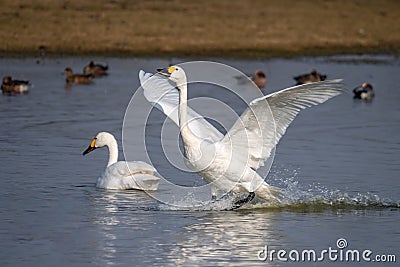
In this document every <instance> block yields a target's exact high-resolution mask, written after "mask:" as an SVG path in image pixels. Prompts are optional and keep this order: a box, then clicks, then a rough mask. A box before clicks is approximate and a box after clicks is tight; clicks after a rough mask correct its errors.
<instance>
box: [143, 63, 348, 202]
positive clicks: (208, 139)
mask: <svg viewBox="0 0 400 267" xmlns="http://www.w3.org/2000/svg"><path fill="white" fill-rule="evenodd" d="M168 73H169V75H170V78H169V79H170V80H171V81H173V82H175V83H176V85H177V88H178V91H179V101H178V99H177V97H178V95H177V91H176V89H174V88H173V87H172V86H171V85H170V84H169V83H168V81H167V80H166V79H165V78H162V77H161V76H158V75H151V74H145V73H144V72H143V71H141V72H140V73H139V78H140V81H141V84H142V87H143V89H144V94H145V97H146V98H147V100H149V101H150V102H153V103H155V104H157V105H155V106H156V107H158V108H160V109H161V110H162V111H163V112H164V113H165V114H166V115H167V116H168V117H170V118H171V119H172V120H173V121H174V122H175V123H176V124H177V125H178V126H179V127H180V131H181V136H182V139H183V143H184V148H185V152H186V158H187V165H188V167H189V168H191V169H192V170H195V171H196V172H197V173H198V174H200V175H201V176H202V177H203V178H204V179H205V180H206V181H208V182H209V183H211V189H212V196H213V197H216V194H217V191H218V190H223V191H232V192H236V193H239V192H243V193H250V194H249V197H248V198H247V199H246V201H247V200H251V199H252V197H254V195H256V196H258V197H260V198H263V199H265V200H268V201H271V202H279V198H278V197H277V196H278V195H279V193H280V192H281V190H280V189H279V188H276V187H273V186H270V185H268V184H267V183H266V182H265V181H264V179H263V178H262V177H261V176H260V175H259V174H258V173H257V172H256V171H255V169H257V168H259V167H260V166H262V165H263V163H264V161H265V160H266V159H267V158H269V157H270V155H271V152H272V150H273V149H274V148H275V146H276V144H277V143H278V141H279V139H280V138H281V137H282V135H283V134H284V133H285V131H286V128H287V127H288V126H289V124H290V123H291V122H292V121H293V119H294V118H295V117H296V115H297V114H298V112H299V111H300V110H301V109H303V108H305V107H309V106H312V105H316V104H319V103H322V102H325V101H326V100H327V99H329V98H331V97H333V96H335V95H338V94H339V93H340V92H341V90H340V88H339V86H340V83H339V82H340V81H338V80H336V81H328V82H324V83H318V84H308V85H303V86H297V87H293V88H288V89H285V90H282V91H279V92H276V93H273V94H269V95H267V96H264V97H261V98H258V99H255V100H253V101H252V102H251V103H250V105H249V108H248V109H246V110H245V111H244V113H243V114H242V115H241V117H240V119H239V120H238V121H237V122H236V123H235V124H234V125H233V127H232V128H231V129H230V130H229V131H228V133H227V134H226V135H225V136H224V135H222V134H221V133H220V132H219V131H218V130H217V129H216V128H214V127H213V126H212V125H211V124H210V123H208V122H207V121H206V120H205V119H204V118H203V117H201V116H200V115H199V114H197V113H196V112H195V111H193V110H191V109H190V108H189V107H188V106H187V81H186V75H185V73H184V71H183V69H182V68H181V67H176V66H173V67H170V68H168ZM268 105H269V107H270V109H271V110H269V109H268ZM177 107H178V109H179V111H178V114H177V113H176V112H175V111H174V110H175V109H176V108H177ZM241 204H242V203H241Z"/></svg>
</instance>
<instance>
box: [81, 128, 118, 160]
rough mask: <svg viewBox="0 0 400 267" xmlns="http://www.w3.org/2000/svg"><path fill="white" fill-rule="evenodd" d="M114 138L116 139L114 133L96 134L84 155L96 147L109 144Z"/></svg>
mask: <svg viewBox="0 0 400 267" xmlns="http://www.w3.org/2000/svg"><path fill="white" fill-rule="evenodd" d="M113 140H115V138H114V136H113V135H112V134H110V133H107V132H100V133H98V134H97V135H96V137H95V138H93V139H92V142H90V145H89V147H88V148H87V149H86V150H85V151H83V155H86V154H88V153H90V152H92V151H93V150H95V149H96V148H99V147H103V146H107V145H108V144H110V142H112V141H113Z"/></svg>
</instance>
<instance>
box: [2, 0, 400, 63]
mask: <svg viewBox="0 0 400 267" xmlns="http://www.w3.org/2000/svg"><path fill="white" fill-rule="evenodd" d="M0 7H1V11H0V14H1V15H0V20H1V23H0V29H1V30H0V37H1V40H2V42H0V55H2V56H11V57H20V56H21V57H22V56H35V57H36V56H46V57H51V56H56V57H58V56H71V55H72V56H146V57H163V56H181V57H182V56H183V57H205V56H206V57H238V58H256V57H295V56H318V55H332V54H360V53H366V54H394V55H399V54H400V1H395V0H352V1H343V0H326V1H322V0H304V1H289V0H279V1H277V0H270V1H227V0H220V1H217V0H204V1H177V0H171V1H158V0H157V1H155V0H152V1H128V0H119V1H118V0H97V1H94V0H87V1H80V0H79V1H78V0H68V1H55V0H42V1H23V0H14V1H11V0H3V1H2V2H1V3H0Z"/></svg>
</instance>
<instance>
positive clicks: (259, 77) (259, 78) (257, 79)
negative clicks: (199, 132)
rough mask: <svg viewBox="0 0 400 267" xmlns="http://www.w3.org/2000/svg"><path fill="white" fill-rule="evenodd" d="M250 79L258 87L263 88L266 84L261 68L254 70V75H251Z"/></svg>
mask: <svg viewBox="0 0 400 267" xmlns="http://www.w3.org/2000/svg"><path fill="white" fill-rule="evenodd" d="M251 80H252V81H253V82H254V84H255V85H257V87H258V88H259V89H263V88H265V86H266V85H267V78H266V76H265V73H264V72H262V71H261V70H256V72H255V73H254V75H253V76H252V77H251Z"/></svg>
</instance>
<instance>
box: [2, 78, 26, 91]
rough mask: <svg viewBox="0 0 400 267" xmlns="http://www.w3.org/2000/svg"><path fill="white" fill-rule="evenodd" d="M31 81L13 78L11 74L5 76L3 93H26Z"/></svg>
mask: <svg viewBox="0 0 400 267" xmlns="http://www.w3.org/2000/svg"><path fill="white" fill-rule="evenodd" d="M29 85H30V84H29V81H21V80H13V79H12V77H11V76H5V77H3V83H2V84H1V90H2V91H3V94H14V93H19V94H26V93H28V92H29Z"/></svg>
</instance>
